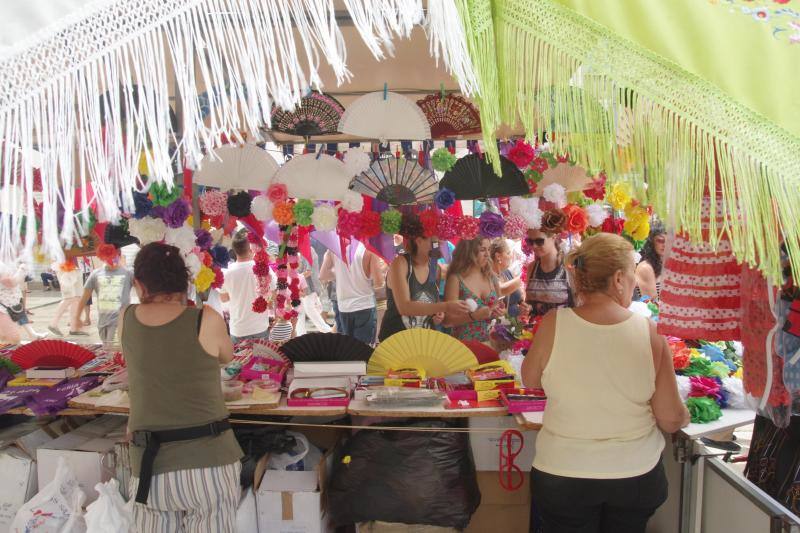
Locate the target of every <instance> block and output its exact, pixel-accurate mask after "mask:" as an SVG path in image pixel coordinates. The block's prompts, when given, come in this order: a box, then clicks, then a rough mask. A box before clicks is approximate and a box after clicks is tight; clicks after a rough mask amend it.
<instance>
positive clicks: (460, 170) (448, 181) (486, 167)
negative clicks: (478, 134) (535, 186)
mask: <svg viewBox="0 0 800 533" xmlns="http://www.w3.org/2000/svg"><path fill="white" fill-rule="evenodd" d="M500 165H501V169H502V176H498V175H497V174H495V173H494V170H492V165H491V164H490V163H489V162H487V161H486V158H485V157H482V156H481V155H480V154H469V155H466V156H464V157H462V158H461V159H459V160H458V161H456V164H455V165H453V168H451V169H450V170H448V171H447V172H445V174H444V178H442V181H440V182H439V187H440V188H442V189H444V188H446V189H450V190H451V191H453V192H454V193H455V195H456V198H457V199H458V200H478V199H480V198H500V197H505V196H522V195H524V194H528V184H527V183H526V182H525V176H523V175H522V172H520V170H519V169H518V168H517V166H516V165H515V164H514V163H512V162H511V161H509V160H508V159H506V158H505V157H503V156H500Z"/></svg>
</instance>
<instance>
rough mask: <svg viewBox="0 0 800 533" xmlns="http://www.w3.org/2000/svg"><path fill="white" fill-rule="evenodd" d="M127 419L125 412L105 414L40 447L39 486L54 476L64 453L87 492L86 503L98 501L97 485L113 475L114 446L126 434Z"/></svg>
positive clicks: (38, 460)
mask: <svg viewBox="0 0 800 533" xmlns="http://www.w3.org/2000/svg"><path fill="white" fill-rule="evenodd" d="M127 422H128V419H127V418H125V417H123V416H114V415H105V416H102V417H100V418H98V419H96V420H93V421H92V422H89V423H88V424H85V425H83V426H81V427H79V428H78V429H76V430H74V431H72V432H70V433H67V434H66V435H63V436H61V437H59V438H57V439H55V440H53V441H52V442H49V443H48V444H46V445H44V446H42V447H41V448H39V449H38V450H37V451H36V460H37V462H38V463H39V468H38V470H39V472H38V479H39V486H40V487H44V486H45V485H46V484H47V483H49V482H50V481H52V480H53V478H54V477H55V474H56V467H57V466H58V458H59V457H63V458H64V459H65V460H66V461H67V464H68V465H69V467H70V468H71V469H72V471H73V472H74V474H75V477H76V478H77V479H78V483H79V485H80V487H81V489H82V490H83V492H85V493H86V502H85V505H88V504H90V503H92V502H93V501H95V500H96V499H97V492H96V491H95V490H94V486H95V485H96V484H97V483H101V482H105V481H108V480H109V479H111V478H112V477H114V474H115V471H114V469H115V466H114V446H115V444H116V443H117V441H119V440H122V439H123V438H124V434H125V426H126V424H127Z"/></svg>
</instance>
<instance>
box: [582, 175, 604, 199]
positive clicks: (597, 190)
mask: <svg viewBox="0 0 800 533" xmlns="http://www.w3.org/2000/svg"><path fill="white" fill-rule="evenodd" d="M583 194H584V196H586V197H587V198H589V199H591V200H597V201H599V200H602V199H603V198H605V196H606V174H605V172H601V173H600V174H598V176H597V177H596V178H593V179H592V184H591V185H590V186H589V187H587V188H585V189H584V190H583Z"/></svg>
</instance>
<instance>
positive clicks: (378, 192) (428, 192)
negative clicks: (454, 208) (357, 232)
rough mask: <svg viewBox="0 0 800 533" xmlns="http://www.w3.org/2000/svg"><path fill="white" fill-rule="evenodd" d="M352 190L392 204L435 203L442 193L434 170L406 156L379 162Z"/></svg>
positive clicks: (363, 174)
mask: <svg viewBox="0 0 800 533" xmlns="http://www.w3.org/2000/svg"><path fill="white" fill-rule="evenodd" d="M350 187H351V188H352V189H353V190H354V191H358V192H360V193H362V194H366V195H367V196H371V197H373V198H377V199H378V200H381V201H383V202H386V203H388V204H391V205H402V204H417V203H426V202H432V201H433V195H434V194H436V191H438V190H439V185H438V183H437V181H436V175H435V174H434V173H433V171H432V170H429V169H427V168H425V167H423V166H422V165H420V164H419V163H417V162H416V161H412V160H409V159H405V158H403V157H401V158H399V159H398V158H394V157H390V158H388V159H383V160H381V159H378V160H377V161H375V162H373V163H372V165H370V167H369V169H368V170H366V171H364V172H362V173H361V174H359V175H358V176H356V177H355V178H353V181H352V182H351V183H350Z"/></svg>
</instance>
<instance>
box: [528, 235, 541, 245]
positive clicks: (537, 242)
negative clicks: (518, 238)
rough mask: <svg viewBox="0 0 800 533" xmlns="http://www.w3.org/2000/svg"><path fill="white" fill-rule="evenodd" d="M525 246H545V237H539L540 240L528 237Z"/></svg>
mask: <svg viewBox="0 0 800 533" xmlns="http://www.w3.org/2000/svg"><path fill="white" fill-rule="evenodd" d="M525 244H527V245H528V246H544V237H539V238H538V239H531V238H530V237H526V238H525Z"/></svg>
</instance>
